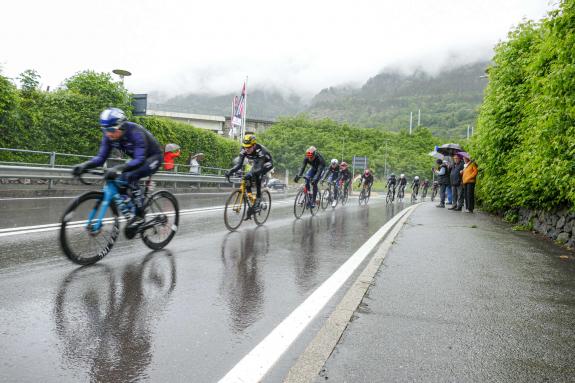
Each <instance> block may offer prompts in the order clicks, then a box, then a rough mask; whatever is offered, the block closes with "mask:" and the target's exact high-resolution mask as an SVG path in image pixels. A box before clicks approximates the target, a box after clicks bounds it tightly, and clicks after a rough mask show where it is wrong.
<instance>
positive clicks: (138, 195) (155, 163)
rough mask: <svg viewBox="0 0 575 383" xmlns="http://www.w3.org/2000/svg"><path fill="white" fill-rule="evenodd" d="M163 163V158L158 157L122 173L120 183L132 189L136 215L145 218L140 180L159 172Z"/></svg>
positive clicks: (153, 157)
mask: <svg viewBox="0 0 575 383" xmlns="http://www.w3.org/2000/svg"><path fill="white" fill-rule="evenodd" d="M161 163H162V156H161V155H159V154H158V155H156V156H152V157H150V158H148V159H146V161H145V162H144V164H143V165H142V166H140V167H138V168H136V169H132V170H130V171H127V172H124V173H122V175H121V176H120V181H123V182H125V183H127V184H128V185H129V187H130V188H131V189H132V196H133V199H134V205H135V206H136V215H137V216H138V217H140V218H143V217H144V215H145V212H144V193H143V191H142V188H141V187H140V185H139V181H140V179H142V178H144V177H148V176H151V175H152V174H154V173H155V172H157V171H158V169H159V165H160V164H161Z"/></svg>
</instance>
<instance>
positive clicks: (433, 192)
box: [431, 189, 437, 202]
mask: <svg viewBox="0 0 575 383" xmlns="http://www.w3.org/2000/svg"><path fill="white" fill-rule="evenodd" d="M436 196H437V189H434V190H433V191H432V192H431V202H433V201H434V200H435V197H436Z"/></svg>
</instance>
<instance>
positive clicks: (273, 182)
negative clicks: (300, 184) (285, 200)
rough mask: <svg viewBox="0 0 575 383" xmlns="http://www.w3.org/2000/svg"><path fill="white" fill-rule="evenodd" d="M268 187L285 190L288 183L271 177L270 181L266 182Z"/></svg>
mask: <svg viewBox="0 0 575 383" xmlns="http://www.w3.org/2000/svg"><path fill="white" fill-rule="evenodd" d="M266 186H267V188H268V189H272V190H285V188H286V184H284V183H283V182H281V181H280V180H278V179H277V178H270V180H269V181H268V183H267V184H266Z"/></svg>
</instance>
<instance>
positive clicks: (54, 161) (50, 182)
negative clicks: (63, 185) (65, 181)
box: [48, 152, 56, 190]
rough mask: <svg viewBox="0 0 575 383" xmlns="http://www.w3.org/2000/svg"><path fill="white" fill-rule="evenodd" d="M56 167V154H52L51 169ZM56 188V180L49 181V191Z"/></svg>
mask: <svg viewBox="0 0 575 383" xmlns="http://www.w3.org/2000/svg"><path fill="white" fill-rule="evenodd" d="M55 166H56V152H52V153H50V167H51V168H54V167H55ZM53 187H54V180H52V179H50V180H49V181H48V190H50V189H52V188H53Z"/></svg>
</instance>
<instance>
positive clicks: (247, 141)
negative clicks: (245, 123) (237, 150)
mask: <svg viewBox="0 0 575 383" xmlns="http://www.w3.org/2000/svg"><path fill="white" fill-rule="evenodd" d="M255 144H256V136H254V135H253V134H246V135H245V136H244V141H243V142H242V146H243V147H244V148H249V147H250V146H254V145H255Z"/></svg>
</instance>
